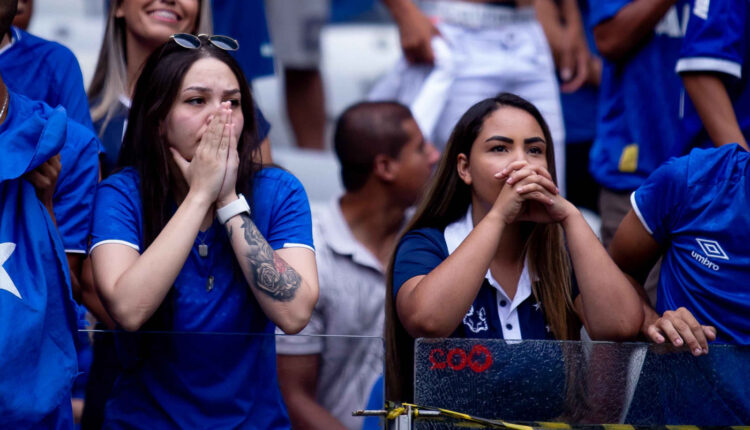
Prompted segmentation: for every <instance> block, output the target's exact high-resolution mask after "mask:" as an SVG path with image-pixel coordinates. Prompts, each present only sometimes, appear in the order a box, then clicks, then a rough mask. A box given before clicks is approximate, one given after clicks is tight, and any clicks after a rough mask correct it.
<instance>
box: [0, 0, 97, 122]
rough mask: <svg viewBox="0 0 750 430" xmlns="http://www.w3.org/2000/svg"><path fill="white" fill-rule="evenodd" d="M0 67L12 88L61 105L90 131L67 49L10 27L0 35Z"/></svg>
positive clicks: (80, 85) (75, 64)
mask: <svg viewBox="0 0 750 430" xmlns="http://www.w3.org/2000/svg"><path fill="white" fill-rule="evenodd" d="M2 1H3V2H16V1H17V0H2ZM0 70H2V71H3V76H4V77H5V81H6V85H8V88H10V89H11V91H14V92H18V93H21V94H23V95H25V96H27V97H29V98H30V99H32V100H41V101H43V102H45V103H47V104H48V105H50V106H52V107H56V106H58V105H62V106H63V107H64V108H65V110H66V111H67V112H68V116H69V117H70V118H73V119H74V120H76V121H78V122H79V123H81V124H83V125H84V126H86V127H88V128H89V129H92V130H93V125H92V123H91V115H90V114H89V103H88V100H87V98H86V91H85V90H84V88H83V76H82V74H81V68H80V67H79V65H78V60H76V57H75V55H73V53H72V52H71V51H70V50H69V49H68V48H66V47H64V46H62V45H60V44H59V43H56V42H50V41H48V40H44V39H42V38H39V37H36V36H34V35H32V34H29V33H27V32H25V31H24V30H21V29H20V28H17V27H10V31H6V32H5V33H3V35H2V37H0Z"/></svg>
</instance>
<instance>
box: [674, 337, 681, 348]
mask: <svg viewBox="0 0 750 430" xmlns="http://www.w3.org/2000/svg"><path fill="white" fill-rule="evenodd" d="M673 343H674V344H675V345H677V346H680V345H682V339H680V338H679V337H678V338H677V339H675V340H674V342H673Z"/></svg>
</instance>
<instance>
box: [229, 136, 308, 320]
mask: <svg viewBox="0 0 750 430" xmlns="http://www.w3.org/2000/svg"><path fill="white" fill-rule="evenodd" d="M229 141H230V146H229V157H228V168H227V175H226V176H225V178H224V182H223V184H222V188H221V190H220V192H219V198H218V199H217V201H216V207H217V208H222V207H225V206H226V205H228V204H230V203H232V202H234V201H236V200H237V199H238V195H237V193H236V192H235V182H236V174H237V166H238V165H239V155H238V153H237V140H236V138H235V137H234V132H233V130H231V131H230V139H229ZM225 227H226V229H227V232H228V234H229V241H230V243H231V244H232V249H233V250H234V254H235V256H236V257H237V262H238V263H239V265H240V268H241V269H242V273H243V275H244V276H245V280H246V281H247V283H248V285H249V286H250V290H251V291H252V293H253V295H254V297H255V299H256V300H257V301H258V304H260V306H261V308H262V309H263V311H264V313H265V314H266V316H268V318H269V319H271V321H273V322H274V323H275V324H276V325H277V326H278V327H279V328H280V329H281V330H283V331H284V332H285V333H287V334H294V333H297V332H299V331H300V330H302V329H303V328H304V327H305V325H306V324H307V322H308V321H309V320H310V315H311V314H312V311H313V307H314V306H315V303H316V302H317V301H318V272H317V267H316V265H315V253H314V252H313V251H312V250H311V249H308V248H304V247H289V248H282V249H278V250H274V249H273V248H272V247H271V245H269V242H268V240H267V239H266V238H265V237H264V236H263V234H262V233H261V232H260V231H259V230H258V227H257V226H256V225H255V223H254V221H253V220H252V219H251V217H250V216H249V215H248V214H247V213H246V212H243V213H241V214H238V215H236V216H233V217H231V218H230V219H229V220H227V222H226V224H225Z"/></svg>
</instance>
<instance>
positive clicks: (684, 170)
mask: <svg viewBox="0 0 750 430" xmlns="http://www.w3.org/2000/svg"><path fill="white" fill-rule="evenodd" d="M748 178H750V153H748V152H746V151H744V150H743V149H742V148H741V147H740V146H739V145H737V144H731V145H724V146H722V147H720V148H709V149H695V150H693V151H692V152H691V153H690V154H689V155H686V156H683V157H679V158H676V159H673V160H670V161H669V162H667V163H665V164H664V165H663V166H662V167H660V168H659V169H657V170H656V171H655V172H654V173H653V174H652V175H651V176H650V177H649V178H648V180H646V182H644V184H643V185H642V186H641V187H639V188H638V189H637V190H636V191H635V192H634V193H633V194H632V196H631V200H632V205H633V209H632V210H631V211H630V212H629V213H628V214H627V215H626V216H625V219H624V220H623V222H622V224H621V225H620V228H619V229H618V230H617V234H616V235H615V238H614V240H613V242H612V246H611V247H610V252H611V254H612V258H613V259H614V261H615V262H616V263H618V265H619V266H620V268H621V269H623V271H624V272H625V273H627V274H629V275H630V276H631V277H632V280H633V281H634V283H635V284H636V286H637V285H639V284H641V283H642V282H643V280H644V278H645V275H646V274H647V270H648V268H649V267H650V266H649V264H653V262H654V261H655V260H656V259H657V258H658V257H659V256H660V255H663V256H664V259H663V262H662V267H661V274H660V277H659V285H658V297H657V301H656V306H655V310H654V309H651V307H650V306H648V305H645V306H644V307H645V310H646V318H645V320H644V324H643V328H642V331H643V333H644V334H645V335H647V336H648V337H649V338H650V339H651V340H653V341H655V342H657V343H662V342H664V341H669V342H671V343H672V344H674V345H676V346H683V345H687V346H689V347H690V351H691V352H692V353H693V354H695V355H701V354H705V353H706V352H708V347H707V342H708V341H712V340H714V339H715V340H716V341H718V342H721V343H732V344H741V345H750V285H749V284H748V280H749V279H750V254H749V253H748V252H747V244H748V242H750V218H748V217H747V211H748V208H750V182H748Z"/></svg>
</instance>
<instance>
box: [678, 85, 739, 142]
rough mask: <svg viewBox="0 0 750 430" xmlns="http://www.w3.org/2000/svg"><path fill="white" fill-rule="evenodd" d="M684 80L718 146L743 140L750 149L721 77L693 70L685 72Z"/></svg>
mask: <svg viewBox="0 0 750 430" xmlns="http://www.w3.org/2000/svg"><path fill="white" fill-rule="evenodd" d="M682 82H683V83H684V84H685V89H686V90H687V92H688V94H689V95H690V99H691V100H692V101H693V105H695V109H696V110H697V111H698V115H699V116H700V118H701V121H702V122H703V126H704V127H705V128H706V131H707V132H708V135H709V137H711V140H712V141H713V142H714V145H715V146H721V145H726V144H728V143H739V144H740V146H742V147H743V148H745V151H750V147H748V145H747V140H746V139H745V136H744V135H743V134H742V130H741V129H740V125H739V123H738V122H737V116H736V115H735V113H734V107H733V106H732V100H731V99H730V98H729V94H728V93H727V89H726V87H725V86H724V82H722V80H721V78H720V77H719V76H718V75H716V74H713V73H698V72H691V73H683V74H682Z"/></svg>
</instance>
